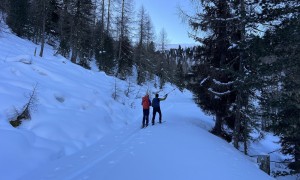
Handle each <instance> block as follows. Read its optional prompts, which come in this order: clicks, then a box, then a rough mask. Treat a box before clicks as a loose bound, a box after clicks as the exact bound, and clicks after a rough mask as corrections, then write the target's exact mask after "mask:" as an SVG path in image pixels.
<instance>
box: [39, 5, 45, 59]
mask: <svg viewBox="0 0 300 180" xmlns="http://www.w3.org/2000/svg"><path fill="white" fill-rule="evenodd" d="M42 14H43V27H42V42H41V51H40V57H43V54H44V46H45V26H46V2H45V0H43V13H42Z"/></svg>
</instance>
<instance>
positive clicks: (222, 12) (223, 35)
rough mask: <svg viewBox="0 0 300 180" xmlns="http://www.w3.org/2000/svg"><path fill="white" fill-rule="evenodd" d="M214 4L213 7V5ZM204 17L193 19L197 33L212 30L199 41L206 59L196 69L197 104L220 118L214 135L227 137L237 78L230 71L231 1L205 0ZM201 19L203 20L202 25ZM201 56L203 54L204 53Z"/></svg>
mask: <svg viewBox="0 0 300 180" xmlns="http://www.w3.org/2000/svg"><path fill="white" fill-rule="evenodd" d="M212 4H213V6H212ZM202 5H203V10H204V12H203V14H202V15H200V14H198V15H199V16H201V17H197V16H196V17H194V18H192V19H190V21H189V22H190V25H191V26H192V27H193V28H194V30H198V29H201V30H203V31H208V30H209V31H210V32H211V33H210V36H207V37H205V38H203V39H200V38H197V37H195V40H197V41H201V43H203V44H204V51H203V52H202V54H204V56H202V57H201V59H199V61H200V62H198V64H197V65H196V66H195V67H194V74H195V75H196V76H197V77H198V80H199V82H200V83H198V84H195V85H193V86H194V87H192V89H193V90H194V93H195V98H196V102H197V103H198V104H199V105H200V107H202V109H204V111H206V112H208V113H210V114H214V115H215V116H216V123H215V126H214V128H213V129H212V133H214V134H216V135H218V136H224V132H223V128H222V126H223V120H224V118H225V117H227V116H229V115H230V114H229V112H230V108H231V106H232V103H233V102H234V100H235V98H234V96H235V94H234V92H233V80H234V79H232V78H233V75H232V69H230V67H231V66H230V63H231V59H234V58H236V54H234V53H231V54H230V48H229V47H230V46H231V44H230V34H232V29H231V26H230V22H231V21H230V20H231V18H232V15H231V11H230V4H229V2H227V1H222V0H214V1H206V0H203V1H202ZM198 19H201V20H200V22H199V21H198ZM200 53H201V52H200Z"/></svg>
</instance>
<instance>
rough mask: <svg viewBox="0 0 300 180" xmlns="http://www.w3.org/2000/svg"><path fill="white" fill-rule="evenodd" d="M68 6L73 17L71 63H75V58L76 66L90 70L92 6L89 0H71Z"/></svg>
mask: <svg viewBox="0 0 300 180" xmlns="http://www.w3.org/2000/svg"><path fill="white" fill-rule="evenodd" d="M70 5H71V7H72V12H71V13H72V17H73V21H72V22H71V27H72V29H71V30H72V31H71V48H72V56H71V61H72V62H73V63H77V58H79V62H78V64H80V65H81V66H83V67H85V68H90V67H89V61H90V58H91V57H90V50H91V49H92V47H91V45H92V40H91V31H92V30H91V26H92V24H93V21H92V20H93V15H92V10H93V6H94V4H93V3H92V1H91V0H84V1H80V0H72V1H71V2H70Z"/></svg>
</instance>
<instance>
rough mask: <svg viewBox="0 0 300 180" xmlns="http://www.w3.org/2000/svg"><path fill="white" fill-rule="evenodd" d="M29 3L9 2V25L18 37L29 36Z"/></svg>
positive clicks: (11, 0)
mask: <svg viewBox="0 0 300 180" xmlns="http://www.w3.org/2000/svg"><path fill="white" fill-rule="evenodd" d="M28 14H29V1H28V0H18V1H15V0H9V10H8V13H7V24H8V25H9V27H10V28H11V29H12V31H13V32H15V33H16V35H17V36H23V37H24V36H26V35H27V34H28V24H29V16H28Z"/></svg>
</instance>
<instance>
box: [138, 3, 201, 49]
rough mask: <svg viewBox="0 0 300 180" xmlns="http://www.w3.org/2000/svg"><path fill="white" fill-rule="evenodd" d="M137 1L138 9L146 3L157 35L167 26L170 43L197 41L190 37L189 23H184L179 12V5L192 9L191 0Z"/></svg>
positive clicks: (145, 5)
mask: <svg viewBox="0 0 300 180" xmlns="http://www.w3.org/2000/svg"><path fill="white" fill-rule="evenodd" d="M135 2H136V9H137V10H139V9H140V7H141V5H142V4H143V5H144V8H145V9H146V11H147V12H148V13H149V15H150V17H151V20H152V23H153V26H154V28H155V32H156V34H157V35H158V34H159V32H160V31H161V29H162V28H165V30H166V32H167V35H168V39H169V43H170V44H180V43H181V44H195V41H194V40H193V39H192V38H189V37H188V31H191V30H190V29H189V26H188V24H187V23H186V22H185V23H183V22H182V20H181V18H180V16H179V14H178V6H179V5H180V6H182V7H183V9H191V3H190V0H135ZM188 7H190V8H188Z"/></svg>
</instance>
